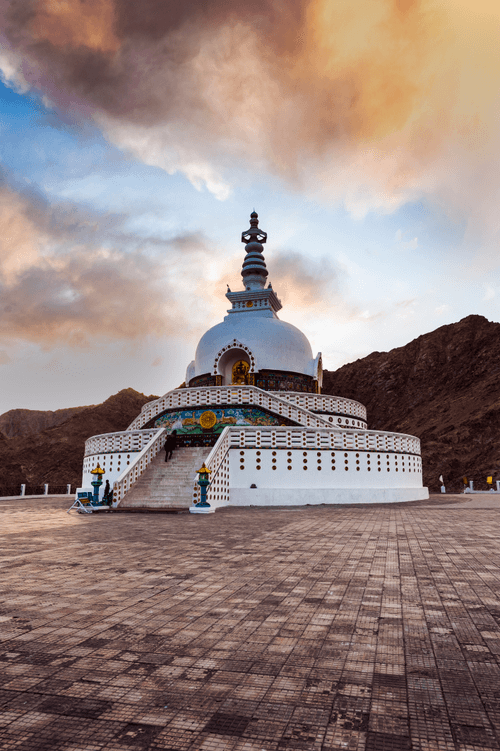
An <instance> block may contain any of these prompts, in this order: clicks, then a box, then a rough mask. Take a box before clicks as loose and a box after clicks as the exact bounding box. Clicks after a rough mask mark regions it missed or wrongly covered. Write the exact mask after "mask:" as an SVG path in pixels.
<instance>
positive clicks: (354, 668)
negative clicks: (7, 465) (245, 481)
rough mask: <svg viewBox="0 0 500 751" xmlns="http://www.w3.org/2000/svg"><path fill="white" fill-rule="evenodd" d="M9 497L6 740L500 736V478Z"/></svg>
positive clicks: (339, 745)
mask: <svg viewBox="0 0 500 751" xmlns="http://www.w3.org/2000/svg"><path fill="white" fill-rule="evenodd" d="M43 501H44V502H43V504H41V503H40V501H39V500H35V499H30V498H18V499H2V500H0V524H1V531H2V538H3V544H2V546H1V548H0V593H1V603H2V604H1V606H0V748H2V749H14V748H15V749H16V751H49V750H50V751H82V750H83V749H87V750H88V751H100V750H101V749H106V750H108V749H109V751H111V750H112V751H142V750H143V749H164V750H167V749H175V750H176V751H233V750H234V751H263V750H264V749H265V751H278V749H279V750H281V749H307V751H320V750H321V751H334V750H335V751H340V749H342V750H343V751H345V750H347V751H365V750H366V751H389V749H390V750H391V751H410V750H412V751H415V750H418V751H420V750H421V751H441V749H443V750H444V751H486V750H487V749H488V750H489V749H500V496H494V495H488V494H485V495H484V496H478V495H474V496H470V495H459V496H450V495H446V496H443V495H438V496H431V498H430V500H426V501H416V502H414V503H404V504H403V503H402V504H391V505H390V506H388V505H376V504H370V505H366V506H360V505H356V506H346V505H343V506H314V507H308V506H302V507H288V508H254V507H246V508H224V509H219V511H218V512H217V514H214V515H207V516H196V515H190V514H182V515H167V514H165V515H162V514H154V515H153V514H144V515H142V514H130V515H129V514H105V515H97V514H96V515H89V516H87V515H78V514H75V515H74V516H72V515H68V514H66V510H67V508H68V498H67V496H64V497H50V496H49V497H44V498H43Z"/></svg>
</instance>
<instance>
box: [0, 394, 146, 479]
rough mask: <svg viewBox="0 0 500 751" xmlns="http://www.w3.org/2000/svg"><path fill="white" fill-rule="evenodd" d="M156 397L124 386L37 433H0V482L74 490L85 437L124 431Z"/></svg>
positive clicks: (79, 473)
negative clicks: (0, 478)
mask: <svg viewBox="0 0 500 751" xmlns="http://www.w3.org/2000/svg"><path fill="white" fill-rule="evenodd" d="M156 398H157V397H156V396H145V395H144V394H140V393H138V392H137V391H134V390H133V389H124V390H123V391H120V392H118V394H115V395H114V396H111V397H109V399H106V401H105V402H103V403H102V404H98V405H93V406H90V407H76V408H74V410H73V414H71V415H70V417H69V418H68V419H66V420H65V421H64V422H62V423H60V424H58V425H53V426H52V427H49V428H46V429H44V430H41V431H40V432H38V433H35V434H32V435H27V436H26V435H22V436H15V437H13V438H7V437H5V435H3V434H2V433H0V466H1V467H2V476H3V478H7V479H2V482H1V483H0V484H1V485H2V486H7V485H8V486H9V487H18V486H19V485H20V484H21V483H26V484H27V485H30V486H40V485H42V484H43V483H45V482H48V483H49V487H55V486H63V485H66V484H67V483H71V485H72V487H73V489H74V488H75V487H77V486H79V485H80V482H81V476H82V463H83V452H84V445H85V441H86V439H87V438H89V437H90V436H92V435H96V434H98V433H108V432H114V431H117V430H125V428H127V426H128V425H130V423H131V422H132V420H133V419H134V417H137V415H138V414H139V412H140V411H141V408H142V406H143V404H146V402H149V401H151V400H152V399H156ZM75 410H76V411H75ZM16 411H17V410H16ZM70 411H71V410H70ZM7 414H8V413H7ZM0 494H1V493H0Z"/></svg>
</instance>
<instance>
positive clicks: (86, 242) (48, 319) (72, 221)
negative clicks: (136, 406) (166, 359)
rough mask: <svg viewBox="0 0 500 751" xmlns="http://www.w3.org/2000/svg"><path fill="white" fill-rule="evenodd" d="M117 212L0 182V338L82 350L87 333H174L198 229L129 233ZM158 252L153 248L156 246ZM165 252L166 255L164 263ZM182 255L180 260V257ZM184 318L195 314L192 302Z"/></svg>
mask: <svg viewBox="0 0 500 751" xmlns="http://www.w3.org/2000/svg"><path fill="white" fill-rule="evenodd" d="M125 220H126V217H124V216H119V215H99V214H98V213H92V211H91V210H90V209H86V208H84V207H83V208H82V207H79V206H76V205H73V204H70V203H64V204H59V205H56V206H53V205H50V204H49V203H48V202H47V201H46V200H45V199H44V198H43V196H41V195H39V194H37V193H34V192H30V191H25V192H17V191H16V190H14V189H13V188H12V187H10V186H9V185H8V184H6V183H4V184H3V186H1V187H0V232H1V235H2V237H3V239H4V241H3V243H2V245H1V249H0V341H1V342H4V343H6V342H10V343H14V342H16V341H24V342H34V343H36V344H38V345H39V346H42V347H44V348H51V347H54V346H58V345H61V344H66V345H68V346H70V347H77V348H79V347H80V348H81V347H85V348H88V347H89V346H90V345H91V343H92V342H93V341H95V340H96V339H103V338H104V339H108V340H110V341H111V340H123V341H133V340H135V341H139V340H140V339H141V338H143V337H146V336H147V337H151V336H153V337H158V338H159V337H164V336H167V335H172V334H176V333H177V332H178V330H179V326H180V325H181V322H182V325H183V327H184V330H185V331H186V333H188V330H189V325H187V324H186V322H185V320H184V314H183V310H182V308H181V306H180V300H181V298H182V292H183V290H182V287H181V288H179V277H178V275H177V276H176V274H175V268H176V266H177V265H180V266H181V267H182V270H183V274H186V275H189V274H190V273H191V275H193V276H194V269H195V268H197V267H199V264H200V258H203V257H205V256H206V255H207V254H208V249H207V247H206V246H205V244H204V241H203V238H202V237H201V236H200V235H183V236H176V237H172V238H170V240H168V241H166V240H162V239H161V238H157V237H151V238H148V239H147V240H144V239H143V240H142V241H141V242H139V240H138V239H137V238H135V237H133V236H129V235H128V234H127V233H126V232H122V231H121V227H122V226H123V224H124V223H125ZM159 250H161V251H162V252H161V253H160V252H158V251H159ZM169 257H170V258H171V259H172V260H171V262H170V263H169ZM181 259H182V260H181ZM190 320H192V325H193V327H194V328H195V329H196V327H197V326H199V325H200V324H201V322H202V321H203V315H202V313H201V311H200V312H199V315H198V316H197V314H196V309H194V310H193V316H192V319H190Z"/></svg>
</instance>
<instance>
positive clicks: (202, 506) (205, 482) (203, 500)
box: [189, 462, 215, 514]
mask: <svg viewBox="0 0 500 751" xmlns="http://www.w3.org/2000/svg"><path fill="white" fill-rule="evenodd" d="M196 471H197V473H198V485H199V486H200V500H199V502H198V503H196V504H195V505H194V506H191V508H190V509H189V511H190V512H191V513H192V514H213V512H214V511H215V509H213V508H212V507H211V506H210V504H209V503H208V502H207V488H208V486H209V485H210V477H209V475H211V474H212V470H211V469H208V467H206V466H205V462H203V464H202V465H201V469H198V470H196Z"/></svg>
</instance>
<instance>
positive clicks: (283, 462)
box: [229, 449, 429, 506]
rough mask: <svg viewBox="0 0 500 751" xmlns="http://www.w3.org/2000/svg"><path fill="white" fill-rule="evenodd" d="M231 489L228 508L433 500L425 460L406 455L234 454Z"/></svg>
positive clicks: (292, 451)
mask: <svg viewBox="0 0 500 751" xmlns="http://www.w3.org/2000/svg"><path fill="white" fill-rule="evenodd" d="M252 484H255V485H256V486H257V487H256V488H251V487H250V486H251V485H252ZM229 485H230V501H229V502H230V505H236V506H240V505H242V506H247V505H265V506H268V505H269V506H272V505H280V506H281V505H288V504H290V505H296V504H300V505H302V504H306V503H310V504H319V503H381V502H384V503H389V502H397V501H409V500H420V499H423V498H428V497H429V493H428V490H427V488H423V487H422V460H421V458H420V457H419V456H415V455H412V454H404V453H374V452H364V451H349V450H347V451H342V450H339V451H325V450H322V451H321V450H311V449H309V450H307V449H304V450H298V449H289V450H285V449H273V450H271V449H261V450H258V449H240V450H238V449H231V451H230V456H229Z"/></svg>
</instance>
